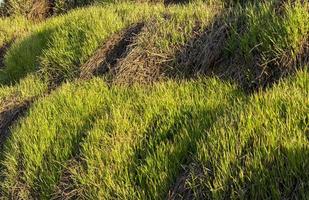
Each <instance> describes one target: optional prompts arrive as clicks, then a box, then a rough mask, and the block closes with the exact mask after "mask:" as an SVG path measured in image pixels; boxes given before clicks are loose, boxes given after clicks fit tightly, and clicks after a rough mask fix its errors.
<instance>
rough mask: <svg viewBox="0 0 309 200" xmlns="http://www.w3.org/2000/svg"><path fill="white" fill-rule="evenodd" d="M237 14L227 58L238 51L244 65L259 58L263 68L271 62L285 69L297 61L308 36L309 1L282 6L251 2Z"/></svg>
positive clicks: (272, 3) (274, 2) (275, 3)
mask: <svg viewBox="0 0 309 200" xmlns="http://www.w3.org/2000/svg"><path fill="white" fill-rule="evenodd" d="M276 6H277V7H276ZM279 9H281V10H282V11H279ZM238 12H239V13H237V14H236V15H238V21H237V24H235V25H233V26H232V27H233V31H232V35H231V37H230V38H229V41H228V45H227V50H228V52H229V54H228V56H232V55H234V56H235V53H236V52H237V54H236V55H238V56H239V57H240V58H241V59H244V61H245V64H252V62H253V61H254V59H255V58H256V57H257V56H258V57H259V58H260V59H261V60H260V61H259V62H260V63H259V64H260V65H262V67H263V66H265V65H269V64H271V63H276V64H277V65H278V63H279V65H282V67H284V66H285V65H286V64H288V63H286V62H289V60H291V61H294V60H295V59H296V57H297V56H298V55H299V53H301V52H300V51H301V48H302V47H303V43H304V42H306V39H307V38H308V37H309V24H308V23H307V22H308V20H309V4H308V3H307V2H303V3H300V1H296V2H295V3H290V2H289V1H287V2H285V3H284V4H283V5H281V7H280V6H278V2H277V1H269V2H266V3H253V4H250V3H249V4H248V5H247V6H245V7H243V8H241V9H238ZM280 12H281V13H280ZM240 24H241V25H240ZM280 62H281V63H280ZM289 67H290V66H289Z"/></svg>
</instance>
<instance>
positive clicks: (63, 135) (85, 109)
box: [1, 79, 235, 198]
mask: <svg viewBox="0 0 309 200" xmlns="http://www.w3.org/2000/svg"><path fill="white" fill-rule="evenodd" d="M182 85H183V86H182ZM205 85H209V89H208V88H207V87H205ZM220 86H221V87H222V96H223V98H224V96H226V95H227V94H226V93H229V92H233V91H234V90H235V89H233V87H231V86H229V85H224V84H221V83H219V82H218V81H203V80H201V81H198V82H196V83H195V82H193V83H183V84H180V86H179V85H178V84H176V83H170V84H163V85H159V86H157V87H156V88H154V89H151V90H150V91H149V92H145V90H144V89H142V88H139V87H137V88H132V89H125V88H124V89H122V88H117V87H116V88H113V89H111V90H109V89H108V88H107V86H106V85H105V84H104V83H103V82H102V81H101V80H100V79H94V80H92V81H90V82H88V83H84V84H81V85H79V84H67V85H65V86H63V87H62V88H61V89H59V90H58V91H55V92H54V93H53V94H52V95H51V96H49V97H47V98H46V99H44V100H41V101H40V102H37V103H36V104H35V105H34V106H33V108H32V109H31V110H30V111H29V116H28V117H26V118H25V119H24V120H22V121H20V125H17V126H16V128H15V129H14V130H12V133H13V136H12V137H11V138H10V140H9V141H8V144H7V147H8V148H7V152H6V153H5V155H6V159H5V161H4V166H5V168H6V170H5V171H4V174H5V178H4V180H3V184H2V185H1V186H2V189H3V190H4V192H5V194H6V195H8V196H10V195H13V196H14V195H16V196H18V197H20V198H30V197H31V195H39V196H40V195H42V197H45V198H50V197H51V195H52V194H53V190H54V189H55V186H56V185H57V184H58V182H59V181H60V180H59V179H60V176H61V171H62V170H64V169H65V168H64V165H63V164H64V163H65V162H66V161H69V160H70V159H72V158H74V157H75V155H76V156H77V155H78V151H79V150H78V149H79V148H81V152H80V154H81V156H85V157H86V158H88V159H89V171H87V170H86V171H85V172H84V173H85V174H81V175H83V176H84V179H83V180H84V181H85V182H86V183H87V181H93V180H92V179H91V177H94V175H95V174H97V175H98V173H100V174H102V175H101V176H100V178H99V177H98V179H95V180H97V181H99V184H101V185H102V186H103V185H104V184H109V183H108V182H106V181H107V180H110V177H109V176H108V175H109V174H110V175H113V174H114V173H115V175H113V177H114V176H115V177H116V176H117V174H118V173H124V174H123V176H120V177H121V178H124V179H128V178H129V177H127V176H125V175H126V174H125V172H126V171H127V170H126V169H121V168H122V166H125V165H120V166H119V167H120V169H119V172H117V170H116V169H113V168H111V169H110V170H111V171H110V172H109V171H102V172H100V171H99V172H96V173H95V174H93V172H94V171H92V170H95V169H96V166H92V165H93V164H95V165H97V164H100V165H101V164H103V163H104V162H103V160H105V159H107V160H111V163H114V161H113V160H115V162H116V161H117V160H118V162H121V161H123V163H127V165H131V164H133V163H132V162H130V160H131V161H132V159H133V160H134V157H132V156H133V155H131V157H132V158H131V159H130V154H132V152H133V151H134V147H135V146H136V147H138V144H139V143H141V142H142V141H143V140H142V138H143V137H146V138H147V137H149V136H151V135H148V136H147V134H153V132H152V131H153V128H158V130H157V131H159V130H160V129H162V130H161V132H162V133H160V134H159V135H154V136H153V139H152V137H150V138H149V140H150V144H148V142H147V140H146V141H145V142H146V144H143V145H146V146H145V147H146V148H148V145H150V146H149V151H152V149H151V148H150V147H151V146H152V145H156V142H155V141H156V140H157V141H158V142H160V141H161V142H163V143H162V148H163V149H162V150H163V151H166V154H167V155H168V154H172V155H173V154H175V155H178V154H179V156H180V157H183V156H184V155H186V153H187V150H186V149H190V145H189V144H186V145H187V147H186V148H183V147H184V146H182V145H181V146H179V144H180V143H178V142H177V140H180V141H181V140H182V139H181V138H182V137H184V138H185V139H187V140H188V139H189V136H191V135H187V134H193V135H194V134H199V133H195V132H188V131H189V130H185V129H186V127H184V128H183V129H184V130H183V132H182V133H179V136H177V137H176V136H175V142H172V145H174V146H175V152H173V151H172V152H169V151H168V150H169V149H165V148H164V146H165V145H164V143H165V139H166V138H168V136H167V135H168V134H173V131H175V133H174V134H178V132H177V130H173V128H174V126H175V127H177V126H179V128H181V125H182V122H183V121H181V122H178V120H177V118H179V117H180V118H181V119H182V120H184V122H185V121H187V120H189V121H187V122H186V123H187V126H188V127H187V128H190V129H194V128H195V127H194V126H192V124H190V122H191V121H190V120H193V119H191V115H197V114H198V112H199V111H200V110H199V109H198V108H199V107H200V106H201V107H202V108H203V109H205V112H206V113H204V114H205V116H207V111H208V110H209V109H214V107H217V106H216V105H217V104H219V102H218V101H214V100H212V98H211V96H214V95H217V94H218V93H217V88H218V87H220ZM178 87H179V89H177V88H178ZM176 89H177V90H179V92H178V93H175V90H176ZM207 94H209V95H207ZM158 96H159V97H160V96H161V98H154V97H158ZM145 98H147V101H148V102H149V103H148V104H144V100H145ZM208 98H210V99H209V102H207V99H208ZM128 102H130V104H128ZM206 102H207V103H206ZM221 103H222V104H224V102H221ZM221 103H220V104H221ZM195 105H198V107H195ZM218 106H219V105H218ZM182 107H183V108H182ZM179 108H182V109H179ZM43 110H44V112H42V111H43ZM191 111H194V113H195V114H194V113H190V112H191ZM183 112H184V113H187V114H186V115H188V116H186V115H185V116H183V114H182V113H183ZM208 112H210V111H208ZM213 114H214V115H215V113H213ZM54 116H57V118H54ZM138 116H140V117H138ZM143 116H145V117H143ZM163 116H165V117H166V120H167V121H165V120H163V121H162V122H161V117H163ZM106 117H107V118H106ZM208 117H209V119H208ZM208 117H207V118H205V120H206V119H208V120H206V121H205V122H204V123H205V125H204V124H203V123H202V124H203V125H201V126H207V124H209V123H211V117H210V116H208ZM104 119H105V120H115V121H111V123H112V124H110V123H102V121H103V120H104ZM154 119H157V120H159V122H158V123H160V122H161V123H163V124H162V125H160V126H158V127H152V126H155V124H153V123H157V122H156V121H154ZM194 119H195V118H194ZM132 120H133V121H132ZM96 121H97V122H96ZM147 121H148V122H147ZM165 123H167V124H165ZM174 123H175V124H174ZM113 126H116V127H114V128H113ZM34 127H37V128H34ZM92 127H93V128H92ZM149 128H150V130H147V129H149ZM169 129H171V130H169ZM34 130H35V131H34ZM137 131H138V132H137ZM149 131H150V132H149ZM169 131H171V133H168V132H169ZM43 132H44V134H41V133H43ZM139 132H140V133H139ZM114 134H116V135H115V137H116V138H119V139H120V141H119V142H120V143H119V144H118V143H116V144H115V145H116V146H115V148H116V149H115V150H114V149H111V151H112V152H114V151H115V154H114V153H113V154H110V156H111V157H110V158H107V157H105V156H106V152H107V151H106V150H104V149H101V148H104V147H105V145H103V144H104V143H101V142H99V141H95V140H101V139H103V138H104V137H107V138H106V142H109V140H113V138H109V137H112V135H114ZM117 134H124V135H117ZM104 135H105V136H104ZM15 136H16V137H15ZM88 136H89V137H88ZM197 136H198V135H197ZM83 137H85V138H84V139H83ZM178 137H179V138H178ZM121 138H123V140H124V141H123V142H122V139H121ZM146 138H145V139H146ZM88 140H89V142H88ZM93 140H94V141H93ZM153 140H154V141H153ZM30 141H31V145H30V146H29V145H23V144H21V143H20V142H22V143H24V144H29V143H30ZM151 142H155V143H153V144H151ZM166 142H167V143H166V145H168V144H169V142H168V141H166ZM79 145H82V146H81V147H79ZM96 145H99V146H98V149H96ZM101 145H103V146H101ZM106 145H109V144H108V143H107V144H106ZM118 145H121V146H118ZM123 145H124V146H123ZM158 145H159V144H158ZM159 146H161V145H159ZM107 147H108V146H106V148H107ZM110 147H112V146H110ZM84 148H85V149H84ZM88 148H90V149H88ZM119 148H120V149H119ZM60 149H61V150H60ZM121 149H122V150H121ZM59 150H60V151H59ZM119 150H121V152H119ZM101 153H102V155H101V156H100V154H101ZM149 153H150V152H149ZM119 154H120V155H119ZM126 154H127V155H126ZM95 155H96V156H95ZM104 155H105V156H104ZM146 155H147V154H146ZM146 155H145V156H146ZM20 156H21V157H22V158H23V159H22V161H21V162H22V163H23V164H22V169H20V168H19V166H18V162H17V160H16V159H17V158H21V157H20ZM88 156H89V157H88ZM93 156H95V157H93ZM97 156H99V158H100V159H103V160H102V162H103V163H100V162H94V161H95V160H96V158H97ZM117 156H119V157H117ZM176 158H177V157H175V159H176ZM122 159H124V160H122ZM127 159H128V160H127ZM136 159H137V158H136ZM152 159H155V158H152ZM182 159H184V158H182ZM125 160H127V161H125ZM150 160H151V158H150ZM145 161H146V160H145ZM87 162H88V161H87ZM179 162H181V160H179ZM14 163H15V164H14ZM61 163H63V164H61ZM96 163H97V164H96ZM138 163H139V161H138V160H136V164H138ZM141 164H142V165H141V168H140V169H141V170H142V167H144V168H145V169H144V170H151V168H149V169H147V168H148V167H147V165H148V164H147V162H146V163H141ZM174 164H175V166H174V168H175V170H177V169H178V170H179V167H180V163H174ZM106 165H109V162H107V163H106ZM116 166H117V165H116ZM165 167H167V166H165ZM86 169H87V168H86ZM159 169H160V168H159ZM163 169H165V168H163ZM163 169H161V170H163ZM20 170H22V171H23V174H20ZM106 170H107V169H106ZM114 170H116V171H115V172H114ZM145 172H146V171H145ZM162 173H163V171H162ZM170 173H172V174H173V173H174V171H173V170H171V171H170ZM105 174H106V175H105ZM163 174H164V173H163ZM163 174H162V175H163ZM118 175H119V174H118ZM145 175H146V174H145ZM105 176H106V179H107V180H105V178H104V177H105ZM174 176H175V175H174ZM77 178H78V177H77ZM161 178H162V179H163V180H160V179H161ZM153 179H154V181H155V182H157V184H158V186H160V185H161V183H165V185H168V183H169V182H171V180H172V179H171V177H169V176H166V175H165V176H164V175H163V176H162V177H160V179H159V180H155V179H156V178H155V177H153ZM128 180H129V179H128ZM115 181H116V182H117V181H118V180H116V179H115ZM149 181H151V180H149ZM100 182H101V183H100ZM116 182H115V183H116ZM121 182H122V181H121V180H119V184H120V183H121ZM110 184H111V185H110V187H112V186H113V184H112V183H110ZM128 184H129V183H128ZM95 185H97V184H95ZM86 186H87V185H86ZM102 186H101V187H99V188H98V189H100V190H103V191H99V192H98V193H95V192H94V191H92V190H90V191H89V194H88V193H86V194H85V195H89V196H91V195H92V197H95V196H96V195H101V196H102V195H107V196H105V197H106V198H108V194H110V195H119V197H121V195H126V194H127V193H123V194H117V193H118V192H120V193H121V191H117V193H115V191H114V190H115V189H116V188H114V189H113V188H110V189H111V190H110V191H108V190H107V191H106V192H105V191H104V188H105V187H102ZM145 186H146V184H145V185H142V187H145ZM158 186H157V187H158ZM107 188H109V187H107ZM107 188H106V189H107ZM93 189H96V187H94V188H93ZM155 189H156V188H153V189H149V190H150V191H149V192H153V194H152V195H154V197H159V196H162V193H163V192H164V191H166V189H167V188H166V187H165V188H163V189H161V190H162V191H158V193H156V191H155ZM31 192H32V193H31ZM93 192H94V193H93ZM124 192H126V191H124ZM145 192H146V191H145ZM91 193H92V194H91ZM146 194H147V193H144V194H143V193H142V194H137V195H138V196H139V197H142V195H146ZM150 194H151V193H150ZM150 194H147V195H150ZM132 195H133V193H132ZM138 196H137V197H138ZM32 197H33V198H34V196H32ZM103 197H104V196H102V198H103ZM122 197H123V196H122Z"/></svg>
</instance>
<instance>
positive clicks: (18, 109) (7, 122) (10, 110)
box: [0, 98, 33, 149]
mask: <svg viewBox="0 0 309 200" xmlns="http://www.w3.org/2000/svg"><path fill="white" fill-rule="evenodd" d="M32 102H33V100H32V99H29V100H25V101H21V102H20V101H18V100H15V99H14V98H12V99H10V100H7V102H4V103H3V105H4V106H3V107H2V109H1V112H0V149H2V147H3V143H4V142H5V140H6V138H7V137H8V136H9V133H10V131H9V127H10V126H11V125H13V124H14V122H15V121H16V120H17V119H18V118H19V117H20V116H22V115H23V114H24V113H25V111H26V110H27V109H28V108H29V106H30V104H31V103H32Z"/></svg>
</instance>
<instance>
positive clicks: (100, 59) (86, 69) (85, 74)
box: [80, 23, 144, 79]
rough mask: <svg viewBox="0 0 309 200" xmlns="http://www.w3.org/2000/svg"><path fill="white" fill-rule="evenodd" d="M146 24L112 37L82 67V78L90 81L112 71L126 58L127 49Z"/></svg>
mask: <svg viewBox="0 0 309 200" xmlns="http://www.w3.org/2000/svg"><path fill="white" fill-rule="evenodd" d="M143 26H144V24H143V23H137V24H134V25H132V26H130V27H128V28H126V29H125V30H123V31H121V32H120V33H117V34H114V35H113V36H111V37H110V38H109V39H108V40H107V41H106V42H105V43H104V44H103V46H102V47H100V48H99V49H98V50H97V51H96V52H95V53H94V55H93V56H92V57H91V58H90V59H89V60H88V61H87V62H86V63H85V64H83V65H82V66H81V75H80V76H81V78H82V79H85V78H86V79H88V78H91V77H92V75H97V74H105V73H107V72H109V71H111V70H112V69H113V68H114V67H115V65H116V63H117V61H118V60H119V59H121V58H124V57H126V52H128V51H127V48H128V47H129V46H130V45H131V44H132V43H133V42H134V40H135V37H137V35H138V34H139V32H140V31H141V30H142V28H143Z"/></svg>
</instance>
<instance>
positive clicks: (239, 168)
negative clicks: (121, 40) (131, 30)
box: [0, 1, 309, 199]
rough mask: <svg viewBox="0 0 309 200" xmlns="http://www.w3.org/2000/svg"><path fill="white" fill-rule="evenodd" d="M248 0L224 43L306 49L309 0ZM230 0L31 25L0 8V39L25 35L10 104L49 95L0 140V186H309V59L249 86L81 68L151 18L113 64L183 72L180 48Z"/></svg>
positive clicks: (7, 91)
mask: <svg viewBox="0 0 309 200" xmlns="http://www.w3.org/2000/svg"><path fill="white" fill-rule="evenodd" d="M233 2H236V1H233ZM250 2H251V1H250ZM239 3H241V4H242V6H243V7H240V5H235V7H231V8H230V9H235V10H233V11H232V12H235V13H234V14H235V15H236V18H235V19H237V20H238V22H239V20H243V22H244V24H242V25H244V27H240V26H239V27H238V26H236V27H234V25H235V24H232V28H234V29H233V30H232V32H231V33H230V34H228V36H229V38H228V41H227V47H228V48H227V49H226V50H227V51H229V52H228V54H226V55H224V56H227V55H228V56H230V57H229V59H233V58H235V54H236V53H237V54H239V56H241V57H242V58H243V59H244V60H245V61H246V63H250V62H253V61H254V56H255V55H259V56H261V57H262V58H263V59H265V60H263V61H269V60H272V59H279V58H280V59H281V58H283V57H284V56H285V55H287V57H288V58H289V59H292V60H293V59H296V57H297V56H298V54H299V53H300V46H302V45H303V44H304V42H305V41H306V38H307V37H308V31H309V30H308V29H309V27H308V25H307V23H306V21H308V12H307V7H306V6H307V3H304V4H303V5H305V6H302V5H301V4H300V3H299V2H296V3H295V4H290V3H286V4H285V7H284V9H283V13H281V14H282V15H279V14H278V13H276V12H277V11H275V10H274V8H273V5H274V4H273V2H266V3H254V2H251V3H248V2H247V3H245V2H242V1H240V2H239ZM222 9H225V8H223V7H222V6H221V5H215V6H213V5H212V6H210V5H209V4H201V3H197V4H195V3H192V4H188V5H176V6H170V7H164V6H163V5H162V4H155V5H150V4H131V3H119V4H110V5H104V6H95V7H90V8H82V9H78V10H74V11H72V12H69V13H68V14H66V15H62V16H58V17H54V18H51V19H49V20H47V21H45V22H42V23H40V24H35V25H31V26H30V27H29V28H26V27H27V25H28V24H32V23H30V22H28V21H26V20H24V19H23V18H16V19H14V20H15V21H14V20H13V21H11V20H12V19H0V25H3V27H4V30H5V31H4V33H3V35H0V42H1V41H2V44H5V43H9V42H10V41H13V40H14V38H15V37H19V38H21V39H18V40H17V41H16V42H15V43H14V44H13V46H12V47H11V48H10V49H9V51H8V52H7V54H6V57H5V68H4V69H3V70H2V71H1V73H0V78H1V80H0V82H1V83H2V84H4V83H12V84H11V85H1V87H0V106H2V107H3V106H5V105H6V104H7V102H10V101H12V102H21V101H25V100H28V99H31V98H33V97H39V98H36V100H35V102H34V103H33V104H32V105H31V106H30V108H29V110H28V111H27V112H26V114H25V116H23V117H21V118H19V119H18V120H17V121H15V123H14V125H13V126H11V127H10V133H11V134H10V135H9V136H8V138H7V140H5V141H3V144H4V150H3V151H2V152H0V159H1V167H0V196H1V198H3V199H15V198H17V199H51V198H61V199H66V198H67V199H70V198H71V199H77V198H80V199H165V198H167V197H168V195H169V194H170V190H172V188H174V186H175V183H176V182H177V181H178V180H183V181H184V182H183V183H181V184H182V185H181V187H182V189H180V190H179V191H178V190H176V191H173V192H175V193H176V194H178V197H179V198H181V196H182V195H185V196H186V195H188V194H187V193H189V195H191V197H192V198H195V199H226V198H231V199H268V198H272V199H293V198H295V199H308V198H309V193H308V191H309V184H308V183H309V173H308V170H307V166H308V165H309V159H308V158H309V157H308V156H309V153H308V152H309V140H308V138H309V137H308V130H309V129H308V128H309V124H308V123H309V121H308V119H309V114H308V113H309V101H308V88H309V73H308V66H303V67H302V68H303V70H298V72H297V73H296V74H295V75H293V76H292V75H291V76H290V77H287V78H285V79H282V80H280V81H279V83H277V84H275V85H274V86H273V87H272V88H267V89H265V90H264V91H262V90H260V91H257V92H256V93H252V94H248V93H245V91H243V90H242V89H240V88H239V87H238V85H236V84H234V83H233V82H226V81H223V80H221V79H219V78H214V77H212V78H210V77H208V78H206V77H203V76H201V77H199V78H196V79H190V80H179V79H177V80H173V79H169V80H166V81H161V82H158V83H154V84H150V85H147V84H146V85H145V84H144V85H142V84H132V85H131V86H120V85H111V84H109V83H106V77H95V78H92V79H90V80H87V81H86V80H75V79H76V78H77V77H78V76H79V74H80V70H81V69H80V67H81V65H82V64H83V63H85V62H86V61H87V60H88V59H89V58H90V57H91V56H92V55H93V54H94V52H95V51H96V49H97V48H99V47H100V46H101V45H102V44H103V43H104V42H105V41H107V40H108V39H109V38H110V37H112V35H113V34H114V33H117V32H119V31H122V30H123V29H125V28H126V27H128V26H130V25H131V24H134V23H137V22H141V21H143V22H145V26H144V28H143V29H142V32H141V33H139V35H138V36H137V38H136V41H134V45H133V46H132V47H130V48H129V51H128V55H127V56H126V57H125V58H124V59H123V60H122V61H121V62H122V63H121V65H119V66H120V67H124V68H123V70H122V71H121V70H120V71H121V72H125V73H123V74H116V77H114V78H116V79H117V78H123V80H130V79H131V78H132V79H133V80H134V81H132V82H133V83H134V82H135V81H136V80H135V79H134V78H137V79H138V78H140V77H139V76H140V75H139V72H142V71H143V70H145V69H146V71H147V70H148V71H147V72H149V74H148V76H149V77H153V76H155V75H157V74H156V73H157V72H158V71H159V72H165V71H164V70H162V68H161V67H163V68H164V69H165V70H170V71H169V72H172V73H174V74H176V73H177V71H176V69H174V68H173V67H175V66H176V65H177V63H176V60H175V59H176V58H175V57H176V56H177V55H178V53H179V52H182V51H185V50H187V49H186V48H187V45H190V41H191V40H192V39H198V38H195V37H196V36H199V34H202V33H203V32H202V31H205V30H207V31H212V27H213V25H214V22H213V21H214V20H215V19H218V18H216V14H218V17H219V19H222V20H228V19H223V18H224V17H226V16H231V15H230V13H229V12H228V11H226V13H225V10H222ZM225 14H226V15H225ZM233 17H235V16H233ZM12 23H13V24H16V26H11V24H12ZM1 28H2V27H0V30H1ZM241 28H244V29H241ZM17 30H25V31H24V32H21V33H20V34H17V35H16V33H17ZM279 30H280V31H279ZM196 31H197V32H198V34H197V33H196ZM28 33H29V34H28ZM0 34H1V33H0ZM200 41H203V40H200ZM0 44H1V43H0ZM200 45H201V46H203V45H205V46H207V45H208V44H200ZM139 56H142V59H141V60H139V58H140V57H139ZM189 59H195V58H189ZM153 63H155V64H153ZM152 64H153V65H152ZM119 66H118V67H119ZM136 66H137V68H136V69H135V68H134V67H136ZM149 66H150V68H149V69H148V68H147V67H149ZM126 67H127V68H126ZM177 67H182V66H177ZM192 67H195V66H192ZM228 67H234V66H226V69H228ZM292 67H297V66H292ZM126 69H128V70H129V71H127V72H126V71H125V70H126ZM132 69H133V72H134V73H132V74H130V72H131V71H130V70H132ZM177 69H179V68H177ZM134 70H136V71H134ZM138 70H142V71H138ZM157 70H158V71H157ZM161 70H162V71H161ZM152 75H153V76H152ZM163 75H165V74H164V73H163ZM117 76H118V77H117ZM130 76H132V77H130ZM57 83H62V84H59V85H58V86H59V87H58V88H56V89H55V90H54V91H51V93H50V94H48V95H43V94H45V93H46V92H47V91H48V87H49V86H50V84H57ZM0 110H1V108H0ZM0 125H1V124H0ZM184 188H185V190H184Z"/></svg>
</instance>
